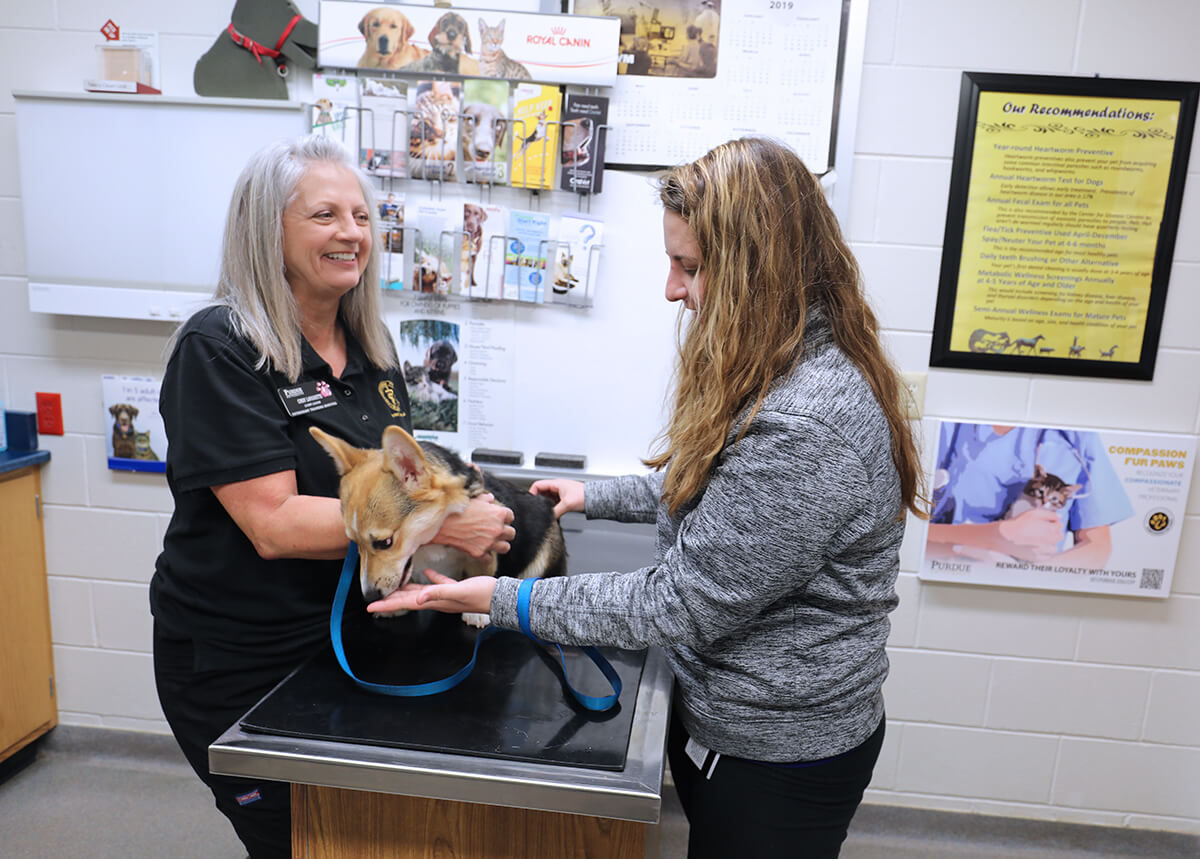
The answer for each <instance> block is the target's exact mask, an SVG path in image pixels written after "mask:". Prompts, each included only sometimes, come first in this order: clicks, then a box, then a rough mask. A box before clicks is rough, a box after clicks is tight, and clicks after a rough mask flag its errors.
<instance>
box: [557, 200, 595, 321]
mask: <svg viewBox="0 0 1200 859" xmlns="http://www.w3.org/2000/svg"><path fill="white" fill-rule="evenodd" d="M603 241H604V223H603V222H602V221H597V220H593V219H591V218H580V217H578V216H576V215H563V216H562V217H561V218H559V220H558V242H557V244H556V246H555V249H554V269H553V270H552V271H551V273H550V291H549V292H547V293H546V303H547V304H570V305H573V306H575V307H590V306H591V305H592V301H593V299H594V296H593V295H592V290H593V289H594V288H595V284H596V271H597V269H598V268H599V265H600V250H599V246H600V245H601V244H602V243H603ZM593 249H594V250H593Z"/></svg>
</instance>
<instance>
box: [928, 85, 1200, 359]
mask: <svg viewBox="0 0 1200 859" xmlns="http://www.w3.org/2000/svg"><path fill="white" fill-rule="evenodd" d="M985 92H998V93H1006V94H1007V93H1011V94H1013V95H1014V97H1016V98H1020V99H1023V98H1025V97H1027V96H1042V97H1044V98H1050V97H1056V96H1096V97H1101V98H1107V99H1118V98H1119V99H1147V100H1155V101H1175V102H1178V104H1179V118H1178V123H1177V125H1176V128H1175V132H1174V140H1175V143H1174V148H1173V154H1172V160H1171V165H1170V169H1169V174H1168V179H1167V187H1166V193H1165V194H1164V195H1163V201H1162V217H1161V220H1160V226H1159V230H1158V235H1157V240H1156V242H1155V249H1154V260H1153V265H1152V269H1151V274H1150V295H1149V300H1148V304H1147V307H1146V315H1145V320H1144V323H1143V336H1142V338H1141V351H1140V354H1138V355H1136V356H1121V357H1114V356H1113V354H1112V350H1110V351H1109V353H1108V356H1107V357H1102V356H1101V355H1100V354H1099V353H1100V352H1101V351H1102V350H1100V349H1098V348H1097V349H1095V350H1093V351H1092V352H1091V354H1090V355H1088V356H1087V357H1084V356H1083V349H1084V348H1085V347H1083V346H1081V345H1080V344H1079V342H1078V338H1077V337H1076V338H1075V343H1074V344H1072V345H1071V346H1070V347H1069V352H1070V354H1068V355H1066V356H1062V355H1061V354H1045V353H1050V352H1052V351H1056V350H1050V349H1040V350H1039V349H1036V344H1037V343H1038V342H1039V341H1034V343H1035V346H1034V347H1028V349H1027V350H1026V348H1025V347H1024V346H1014V344H1015V343H1017V342H1020V343H1023V344H1028V343H1029V339H1028V338H1016V339H1014V338H1010V337H1009V336H1008V333H1007V331H1004V332H992V331H990V330H989V329H982V328H979V329H975V330H973V331H972V333H971V335H969V345H968V348H966V349H963V348H962V347H961V337H959V344H960V345H959V348H957V349H952V348H951V342H952V338H953V337H954V335H955V332H954V331H953V325H954V318H955V309H956V307H957V305H958V301H959V298H960V296H959V288H960V280H961V278H960V275H961V274H962V267H963V247H964V239H965V238H966V234H965V230H966V228H967V205H968V200H969V199H970V198H971V192H972V189H971V171H972V161H973V159H974V157H975V154H976V151H977V150H976V143H977V135H978V134H979V133H980V125H981V123H980V121H979V118H978V114H979V105H980V98H981V95H982V94H983V93H985ZM1198 96H1200V84H1197V83H1190V82H1184V81H1151V80H1128V79H1116V78H1099V77H1095V78H1083V77H1058V76H1049V75H1012V74H996V73H981V72H964V73H963V77H962V88H961V91H960V94H959V104H958V126H957V131H956V135H955V141H954V166H953V172H952V174H951V178H950V195H949V205H948V208H947V212H946V231H945V237H944V240H943V244H942V261H941V270H940V273H939V277H938V297H937V307H936V310H935V313H934V324H933V341H932V346H931V349H930V356H929V365H930V367H956V368H964V369H972V370H1001V371H1009V372H1019V373H1046V374H1057V375H1069V376H1092V377H1105V378H1114V379H1139V380H1150V379H1153V377H1154V364H1155V358H1156V356H1157V353H1158V342H1159V337H1160V333H1161V327H1162V318H1163V310H1164V307H1165V304H1166V297H1167V284H1168V280H1169V277H1170V272H1171V260H1172V256H1173V255H1174V249H1175V238H1176V233H1177V228H1178V225H1179V210H1180V204H1181V202H1182V199H1183V187H1184V180H1185V178H1186V175H1187V164H1188V156H1189V154H1190V151H1191V145H1192V135H1193V130H1194V125H1195V121H1196V107H1197V100H1198ZM1009 103H1011V104H1014V105H1019V104H1023V102H1016V101H1014V102H1009ZM1009 103H1006V105H1005V109H1007V107H1008V104H1009ZM1016 109H1019V108H1017V107H1015V108H1014V110H1016ZM1064 113H1065V112H1064ZM1059 115H1062V114H1058V113H1054V114H1053V115H1046V114H1045V113H1043V115H1041V116H1037V117H1034V116H1025V115H1021V116H1015V117H1014V118H1013V119H1012V122H1011V123H1010V122H1005V123H1001V124H999V127H998V128H997V124H995V123H992V124H991V125H989V127H988V128H987V129H985V133H991V132H993V131H996V130H1000V131H1013V130H1024V131H1032V132H1046V136H1047V138H1048V139H1049V138H1051V136H1052V134H1053V135H1058V136H1059V137H1062V136H1063V135H1066V136H1068V137H1069V136H1070V135H1073V134H1076V133H1078V134H1080V135H1085V136H1084V137H1081V138H1080V139H1086V140H1089V141H1095V140H1097V139H1099V140H1103V139H1104V138H1105V136H1109V137H1127V138H1128V137H1131V136H1132V137H1134V138H1135V139H1136V138H1138V137H1155V136H1156V137H1160V138H1161V137H1163V134H1161V133H1154V134H1140V135H1139V134H1137V133H1136V131H1131V129H1130V128H1129V127H1128V125H1127V124H1126V123H1120V122H1117V121H1116V120H1115V119H1114V121H1113V123H1112V127H1103V126H1099V127H1098V126H1096V125H1095V124H1094V123H1093V124H1090V125H1087V126H1080V125H1078V124H1077V125H1075V126H1074V127H1071V126H1070V125H1069V123H1070V122H1071V118H1070V117H1068V118H1066V119H1059V118H1058V117H1059ZM1095 115H1098V116H1103V115H1104V114H1098V113H1097V114H1095ZM1031 123H1032V124H1031ZM1039 124H1040V125H1039ZM1089 145H1095V144H1094V143H1089ZM1077 151H1078V150H1077ZM991 178H993V179H994V178H995V177H991ZM1130 193H1132V192H1130ZM1131 200H1132V198H1131ZM989 202H991V201H990V200H989ZM996 202H997V203H1000V202H1003V200H998V201H996ZM1055 205H1058V204H1055ZM1132 206H1133V204H1132V202H1131V203H1130V209H1131V210H1132ZM981 211H986V210H981ZM981 241H982V240H981ZM980 247H982V245H981V246H980ZM1063 253H1064V254H1066V253H1074V251H1063ZM1047 259H1049V257H1047ZM977 273H978V275H979V276H980V277H982V276H983V275H984V273H985V269H982V268H980V269H977ZM989 282H990V281H989ZM1054 303H1055V304H1057V301H1055V302H1054ZM1046 306H1051V305H1050V304H1047V305H1046ZM1071 307H1072V302H1070V301H1066V302H1064V303H1063V304H1062V308H1063V311H1064V312H1065V310H1066V309H1068V308H1071ZM1078 307H1083V305H1082V304H1080V305H1078ZM1006 312H1009V313H1011V312H1013V310H1012V309H1011V308H1009V309H1007V310H1006ZM962 333H964V332H963V331H960V332H958V334H959V335H961V334H962ZM980 334H982V335H985V336H980V337H978V339H976V335H980ZM991 335H995V336H991ZM1077 347H1078V349H1077Z"/></svg>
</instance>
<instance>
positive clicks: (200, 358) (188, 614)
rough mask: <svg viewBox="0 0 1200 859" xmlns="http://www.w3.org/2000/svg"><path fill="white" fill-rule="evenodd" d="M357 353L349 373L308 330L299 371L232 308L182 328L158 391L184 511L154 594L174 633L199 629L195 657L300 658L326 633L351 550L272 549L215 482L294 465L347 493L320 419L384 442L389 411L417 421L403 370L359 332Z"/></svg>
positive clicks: (171, 478)
mask: <svg viewBox="0 0 1200 859" xmlns="http://www.w3.org/2000/svg"><path fill="white" fill-rule="evenodd" d="M346 352H347V362H346V368H345V370H343V372H342V375H341V378H338V377H336V376H334V375H333V372H332V371H331V370H330V368H329V365H328V364H326V363H325V361H324V359H322V358H321V357H320V356H319V355H318V354H317V353H316V351H314V350H313V348H312V347H311V346H310V345H309V344H308V342H307V341H305V342H304V343H303V352H302V363H303V369H302V370H301V373H300V377H299V379H298V380H297V381H296V382H294V383H292V382H289V381H288V380H287V378H285V377H284V376H283V375H281V374H280V373H277V372H274V371H272V370H268V369H262V370H256V369H255V368H254V365H255V363H256V361H257V359H258V354H257V352H256V350H255V349H254V347H253V346H252V345H251V344H250V343H249V342H247V341H245V340H243V339H241V338H237V337H234V336H233V334H232V332H231V331H230V327H229V310H228V309H227V308H224V307H209V308H206V309H204V310H202V311H200V312H199V313H197V314H196V315H195V316H193V317H192V318H191V319H190V320H188V322H187V323H185V325H184V327H183V330H182V331H181V332H180V335H179V338H178V341H177V343H176V344H175V350H174V352H173V353H172V355H171V358H170V360H169V361H168V362H167V369H166V372H165V374H164V376H163V382H162V392H161V395H160V398H159V411H160V412H161V414H162V419H163V424H164V426H165V428H166V432H167V440H168V447H167V483H168V485H169V486H170V488H171V494H172V496H173V497H174V499H175V512H174V515H172V517H171V523H170V525H169V526H168V527H167V532H166V535H165V537H164V539H163V551H162V554H160V555H159V557H158V562H157V564H156V565H155V572H154V577H153V579H152V580H151V582H150V607H151V611H152V612H153V613H154V617H155V620H156V622H157V623H158V624H159V626H160V629H161V630H162V632H163V633H164V634H166V635H168V636H170V637H178V638H188V639H191V640H193V641H194V642H195V646H196V663H197V665H196V668H197V669H198V670H208V669H213V670H218V669H223V668H233V667H236V666H243V665H246V664H248V663H256V664H275V663H283V662H290V661H296V660H297V659H298V658H301V657H303V656H304V655H305V654H307V653H308V652H309V651H310V650H311V649H312V648H313V647H314V646H316V645H318V644H320V643H321V642H322V641H324V640H327V639H328V623H329V608H330V604H331V603H332V601H333V593H334V589H335V587H336V585H337V578H338V573H339V571H340V569H341V562H340V561H313V560H299V559H280V560H274V561H267V560H264V559H262V558H261V557H259V555H258V553H257V552H256V551H255V550H254V546H253V545H252V544H251V543H250V540H249V539H248V538H247V537H246V535H245V534H243V533H242V531H241V529H240V528H238V526H237V524H236V523H235V522H234V521H233V519H232V518H230V516H229V514H228V513H226V512H225V508H224V507H222V506H221V503H220V502H219V501H218V500H217V497H216V496H215V495H214V494H213V493H212V490H211V487H212V486H216V485H220V484H223V483H234V482H237V481H241V480H249V479H251V478H255V477H262V476H263V475H266V474H274V473H276V472H280V471H288V470H295V472H296V485H297V489H298V490H299V492H300V493H301V494H302V495H321V496H327V497H337V489H338V474H337V471H336V469H335V468H334V465H333V460H331V459H330V458H329V455H328V454H327V453H325V451H324V449H323V448H321V447H320V445H318V444H317V443H316V441H314V440H313V438H312V437H311V436H310V435H309V432H308V429H309V427H312V426H318V427H320V428H321V429H323V430H325V431H326V432H329V433H330V434H331V435H335V436H338V437H340V438H343V439H345V440H346V441H348V442H350V443H351V444H353V445H355V446H357V447H379V445H380V440H381V438H382V436H383V430H384V428H385V427H387V426H388V425H389V424H398V425H400V426H402V427H404V428H405V429H407V430H410V431H411V428H412V427H411V422H410V418H409V405H408V392H407V390H406V388H405V385H404V379H403V375H402V373H401V372H400V371H399V370H390V371H385V370H380V369H378V368H376V367H374V366H372V365H371V364H370V363H368V361H367V360H366V356H365V355H364V353H363V350H362V347H361V346H359V344H358V342H357V341H355V340H354V339H353V338H352V337H351V336H350V335H349V334H348V333H347V336H346Z"/></svg>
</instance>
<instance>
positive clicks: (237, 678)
mask: <svg viewBox="0 0 1200 859" xmlns="http://www.w3.org/2000/svg"><path fill="white" fill-rule="evenodd" d="M290 670H291V667H290V666H286V665H285V666H279V665H275V666H270V667H255V668H251V669H248V670H245V671H197V670H196V668H195V654H194V650H193V647H192V642H191V641H188V640H180V639H176V638H168V637H166V636H164V635H163V634H162V632H161V630H160V629H159V628H158V626H157V625H156V626H155V629H154V679H155V683H156V685H157V686H158V700H159V703H160V704H161V705H162V709H163V714H164V715H165V716H166V717H167V723H168V724H169V725H170V726H171V732H172V733H173V734H174V735H175V739H176V741H177V742H178V743H179V747H180V748H181V749H182V750H183V754H184V756H185V757H186V758H187V760H188V763H189V764H191V765H192V769H194V770H195V771H196V775H198V776H200V780H201V781H203V782H204V783H205V784H206V785H208V787H209V790H211V791H212V793H213V797H214V798H215V799H216V804H217V808H218V809H219V810H220V812H221V813H222V814H224V815H225V816H226V817H228V818H229V822H230V823H232V824H233V828H234V830H235V831H236V832H237V836H238V838H240V839H241V841H242V844H244V845H245V846H246V850H247V852H248V853H249V854H250V857H251V859H274V857H281V859H288V857H290V856H291V852H292V851H291V839H292V832H291V813H292V805H291V785H290V784H288V783H287V782H276V781H265V780H260V779H245V778H234V777H231V776H222V775H213V774H212V773H210V772H209V771H208V746H209V745H210V744H211V743H212V742H213V741H214V740H216V739H217V737H219V736H220V735H221V734H223V733H224V732H225V731H226V729H228V728H229V727H230V726H231V725H232V724H233V723H234V722H236V721H237V720H238V719H239V718H240V717H241V716H243V715H245V713H246V711H247V710H249V709H250V708H251V707H253V706H254V705H255V704H256V703H258V701H259V699H260V698H262V697H263V696H264V695H266V694H267V693H268V692H269V691H271V689H272V688H273V687H274V686H275V684H277V683H278V682H279V681H280V680H282V679H283V678H284V677H286V676H287V674H288V672H289V671H290Z"/></svg>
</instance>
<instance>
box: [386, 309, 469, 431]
mask: <svg viewBox="0 0 1200 859" xmlns="http://www.w3.org/2000/svg"><path fill="white" fill-rule="evenodd" d="M396 350H397V352H398V353H399V357H400V361H401V366H402V367H403V368H404V383H405V385H406V387H407V388H408V399H409V403H410V406H411V409H412V422H413V429H414V430H428V431H432V432H458V391H459V376H458V350H459V326H458V325H457V324H456V323H453V322H447V321H446V320H444V319H405V320H403V321H402V322H401V323H400V328H399V337H397V339H396Z"/></svg>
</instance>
